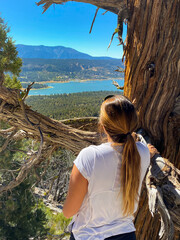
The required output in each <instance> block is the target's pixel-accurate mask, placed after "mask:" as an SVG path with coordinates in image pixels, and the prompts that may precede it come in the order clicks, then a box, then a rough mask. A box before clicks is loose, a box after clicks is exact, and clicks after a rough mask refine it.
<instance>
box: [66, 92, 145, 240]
mask: <svg viewBox="0 0 180 240" xmlns="http://www.w3.org/2000/svg"><path fill="white" fill-rule="evenodd" d="M137 121H138V119H137V114H136V111H135V108H134V106H133V104H132V103H131V102H130V101H129V100H128V99H127V98H126V97H124V96H121V95H120V96H118V95H117V96H113V95H110V96H108V97H106V99H105V101H104V102H103V103H102V106H101V110H100V119H99V123H100V126H101V128H102V130H103V132H104V133H105V134H106V136H107V142H106V143H102V144H101V145H99V146H94V145H91V146H89V147H87V148H85V149H83V150H82V151H81V152H80V153H79V155H78V157H77V158H76V160H75V161H74V166H73V170H72V173H71V177H70V184H69V190H68V194H67V198H66V201H65V203H64V207H63V213H64V216H65V217H67V218H69V217H71V216H74V217H73V220H72V223H71V226H72V234H71V238H70V240H73V239H76V240H104V239H109V240H112V239H114V240H115V239H124V240H125V239H128V240H134V239H136V237H135V227H134V224H133V213H134V212H135V211H136V210H137V206H138V199H139V195H140V190H141V185H142V181H143V178H144V176H145V173H146V170H147V168H148V166H149V163H150V152H149V150H148V147H147V146H146V145H144V144H143V143H141V142H135V139H134V137H133V134H132V133H133V131H135V129H136V127H137Z"/></svg>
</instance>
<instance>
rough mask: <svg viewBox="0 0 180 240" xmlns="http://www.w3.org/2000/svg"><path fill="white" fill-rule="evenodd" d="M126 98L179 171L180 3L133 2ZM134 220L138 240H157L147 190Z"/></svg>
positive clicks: (127, 46)
mask: <svg viewBox="0 0 180 240" xmlns="http://www.w3.org/2000/svg"><path fill="white" fill-rule="evenodd" d="M130 9H131V16H130V19H129V21H128V31H127V39H126V50H125V56H126V61H125V66H126V69H125V86H124V94H125V95H126V96H128V97H129V98H130V99H131V100H133V99H136V107H137V111H138V112H139V119H140V127H141V128H143V129H145V130H146V131H147V132H148V135H150V136H151V138H152V139H153V143H154V144H155V146H156V147H157V148H158V150H159V151H160V152H161V154H162V156H164V157H166V158H168V159H169V160H170V161H171V162H172V163H174V164H175V166H176V167H180V161H179V157H180V148H179V142H180V132H179V131H180V76H179V73H180V60H179V52H180V38H179V33H180V2H179V1H176V0H174V1H164V0H158V1H152V0H147V1H145V0H144V1H141V0H135V1H131V3H130ZM139 206H140V207H139V210H138V212H137V216H136V219H135V225H136V228H137V232H136V233H137V239H142V240H145V239H147V240H148V239H153V240H155V239H158V226H160V221H159V216H155V217H154V218H152V217H151V215H150V213H149V211H148V206H147V195H146V190H145V189H143V191H142V195H141V201H140V205H139Z"/></svg>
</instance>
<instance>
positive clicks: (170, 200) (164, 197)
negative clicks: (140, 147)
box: [0, 0, 180, 240]
mask: <svg viewBox="0 0 180 240" xmlns="http://www.w3.org/2000/svg"><path fill="white" fill-rule="evenodd" d="M64 2H67V0H41V1H40V2H39V3H38V5H41V4H45V5H44V10H47V9H48V7H50V5H52V4H53V3H56V4H61V3H64ZM77 2H84V3H91V4H93V5H95V6H97V7H98V8H102V9H105V10H107V11H111V12H113V13H115V14H117V19H118V27H117V29H118V30H117V33H118V38H119V41H120V43H121V44H123V47H124V55H125V67H126V68H125V85H124V94H125V95H126V96H128V97H129V98H130V99H131V100H135V104H136V108H137V111H138V113H139V119H140V122H139V128H142V129H144V130H145V131H146V133H147V134H148V135H149V136H150V138H151V142H152V143H153V144H154V145H155V146H156V147H157V149H158V150H159V151H160V153H161V156H163V158H159V157H158V156H156V157H155V159H154V160H152V163H151V168H150V170H149V172H148V174H147V181H146V184H147V189H148V195H149V199H150V200H149V207H150V211H151V213H153V214H154V217H153V218H152V216H151V213H150V212H149V207H148V195H147V190H146V187H143V189H142V193H141V200H140V203H139V210H138V211H137V213H136V217H135V225H136V229H137V231H136V235H137V239H140V240H146V239H147V240H149V239H153V240H156V239H159V237H158V233H159V228H160V218H159V214H156V213H155V212H156V211H159V212H160V213H161V218H162V223H163V224H164V228H165V229H166V230H167V232H166V233H165V234H164V235H163V234H162V236H163V239H173V235H174V234H173V225H174V228H175V235H176V239H178V236H179V235H178V234H179V232H180V214H179V208H180V185H179V177H180V173H179V170H178V169H177V168H178V167H179V166H180V163H179V161H178V160H179V157H180V148H179V142H180V77H179V74H180V60H179V50H180V37H179V33H180V2H179V0H174V1H170V0H167V1H164V0H159V1H151V0H129V1H125V0H124V1H123V0H77ZM125 19H126V22H127V23H128V30H127V39H126V43H123V42H122V31H123V21H124V20H125ZM0 99H1V106H0V119H2V120H4V121H8V122H9V124H10V125H12V126H13V127H14V128H15V129H14V128H13V129H12V128H11V129H9V130H6V132H3V131H1V133H0V134H4V135H7V136H10V137H9V139H10V138H12V137H15V136H16V137H17V138H18V137H21V136H22V135H23V136H24V135H26V136H28V137H31V138H36V139H41V142H42V145H43V144H44V143H45V142H46V144H48V145H49V146H54V148H55V147H56V146H62V147H65V148H67V149H70V150H72V151H74V152H75V153H76V154H77V153H78V152H79V151H80V150H81V149H82V148H83V147H85V146H87V145H89V144H98V143H99V135H98V134H97V132H96V131H93V132H91V127H90V128H89V130H90V131H84V130H79V129H77V128H74V127H73V124H75V123H76V122H77V121H74V122H73V121H72V122H71V126H68V125H67V124H64V123H62V122H60V121H55V120H53V119H49V118H47V117H45V116H43V115H41V114H39V113H37V112H34V111H32V110H31V109H30V108H29V107H28V106H26V105H25V104H24V99H25V98H20V93H19V92H18V90H12V89H7V88H5V87H3V86H2V84H1V85H0ZM87 121H88V120H87ZM94 121H95V120H94ZM78 122H80V123H83V122H81V121H80V120H78ZM17 130H21V131H18V132H17ZM14 131H15V132H14ZM42 136H43V138H42ZM6 144H7V143H6ZM39 152H41V153H43V146H42V148H41V149H40V151H39ZM166 159H169V161H168V160H166ZM41 161H42V159H41V158H40V154H39V155H38V156H35V157H34V158H33V160H32V161H31V160H30V161H29V165H28V164H27V165H24V166H23V168H22V169H21V171H20V172H19V174H18V176H17V177H16V178H15V179H14V180H13V181H12V182H11V183H10V184H9V185H7V186H0V191H6V190H8V189H11V188H12V187H14V186H16V185H17V184H18V183H19V182H21V181H22V180H23V178H24V177H25V176H26V174H27V173H28V171H29V169H30V168H32V167H33V166H35V165H38V164H39V163H40V162H41ZM170 162H171V163H170ZM31 163H32V164H31ZM176 167H177V168H176ZM172 223H173V224H172ZM164 228H163V225H162V228H161V233H163V229H164Z"/></svg>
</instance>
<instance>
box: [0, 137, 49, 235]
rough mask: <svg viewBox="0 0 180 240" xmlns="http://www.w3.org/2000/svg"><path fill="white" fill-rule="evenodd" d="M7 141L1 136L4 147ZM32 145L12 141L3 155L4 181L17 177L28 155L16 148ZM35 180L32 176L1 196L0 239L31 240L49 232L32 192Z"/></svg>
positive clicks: (0, 178)
mask: <svg viewBox="0 0 180 240" xmlns="http://www.w3.org/2000/svg"><path fill="white" fill-rule="evenodd" d="M4 141H5V140H4V139H2V137H0V145H1V146H2V145H3V143H4ZM28 145H29V144H27V142H26V141H25V142H24V143H23V144H22V143H21V142H11V143H10V144H9V146H8V149H6V150H5V151H4V152H3V153H1V154H0V169H1V171H0V182H1V184H2V183H3V184H8V183H9V182H10V181H11V180H12V178H14V177H16V176H17V174H18V172H19V168H20V165H21V164H22V161H23V158H24V160H25V156H26V155H25V154H24V153H23V152H16V151H17V149H25V148H26V147H28ZM25 146H26V147H25ZM33 182H34V178H33V176H31V177H29V178H27V179H26V180H25V181H24V182H23V183H21V184H20V185H19V186H17V187H16V188H14V189H13V190H12V191H8V192H5V193H3V194H2V195H0V208H1V211H0V226H1V227H0V239H2V240H29V238H30V237H33V238H34V239H37V237H43V236H46V235H47V231H48V228H47V227H46V226H45V224H46V221H47V219H46V214H45V212H43V210H42V209H41V208H40V207H39V206H38V201H37V200H36V199H35V198H34V196H33V195H32V190H31V187H32V183H33ZM42 239H43V238H42Z"/></svg>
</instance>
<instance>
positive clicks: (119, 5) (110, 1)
mask: <svg viewBox="0 0 180 240" xmlns="http://www.w3.org/2000/svg"><path fill="white" fill-rule="evenodd" d="M70 1H72V0H41V1H40V2H38V3H37V5H38V6H39V5H41V4H44V6H43V8H44V12H45V11H46V10H47V9H48V8H49V7H50V6H51V5H52V4H54V3H55V4H62V3H65V2H70ZM74 2H84V3H90V4H93V5H95V6H97V7H99V8H103V9H105V10H108V11H110V12H113V13H116V14H118V12H119V11H120V10H122V9H124V8H125V7H126V2H127V1H124V0H83V1H81V0H74Z"/></svg>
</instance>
